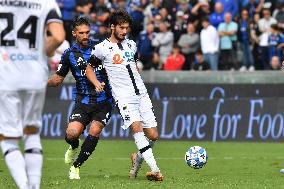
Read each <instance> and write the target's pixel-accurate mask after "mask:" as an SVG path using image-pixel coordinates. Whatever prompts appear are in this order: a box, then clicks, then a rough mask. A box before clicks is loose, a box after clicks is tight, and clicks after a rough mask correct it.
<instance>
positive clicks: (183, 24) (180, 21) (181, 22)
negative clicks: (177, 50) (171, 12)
mask: <svg viewBox="0 0 284 189" xmlns="http://www.w3.org/2000/svg"><path fill="white" fill-rule="evenodd" d="M186 30H187V21H186V19H185V18H184V13H183V12H182V11H178V12H177V15H176V21H175V22H174V24H173V26H172V32H173V34H174V43H177V41H178V40H179V38H180V36H181V35H182V34H183V33H186Z"/></svg>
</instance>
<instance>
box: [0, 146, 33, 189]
mask: <svg viewBox="0 0 284 189" xmlns="http://www.w3.org/2000/svg"><path fill="white" fill-rule="evenodd" d="M0 145H1V149H2V152H3V154H4V156H5V162H6V165H7V167H8V169H9V171H10V173H11V175H12V177H13V179H14V181H15V183H16V184H17V186H18V187H19V188H20V189H27V188H28V178H27V173H26V166H25V160H24V157H23V155H22V153H21V151H20V150H19V146H18V140H4V141H2V142H1V143H0Z"/></svg>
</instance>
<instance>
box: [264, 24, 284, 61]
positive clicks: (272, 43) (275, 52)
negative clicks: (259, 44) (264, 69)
mask: <svg viewBox="0 0 284 189" xmlns="http://www.w3.org/2000/svg"><path fill="white" fill-rule="evenodd" d="M268 46H269V60H270V61H271V59H272V57H273V56H277V57H278V58H279V60H282V57H283V56H282V48H283V47H284V36H283V34H282V33H281V31H280V29H279V28H278V26H277V24H272V25H271V34H270V35H269V37H268Z"/></svg>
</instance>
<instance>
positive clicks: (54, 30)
mask: <svg viewBox="0 0 284 189" xmlns="http://www.w3.org/2000/svg"><path fill="white" fill-rule="evenodd" d="M47 31H48V35H47V37H46V39H45V52H46V55H47V56H49V57H50V56H53V55H54V52H55V50H56V49H57V48H58V47H59V46H60V45H61V43H63V41H64V39H65V31H64V28H63V24H62V23H57V22H53V23H49V24H48V25H47Z"/></svg>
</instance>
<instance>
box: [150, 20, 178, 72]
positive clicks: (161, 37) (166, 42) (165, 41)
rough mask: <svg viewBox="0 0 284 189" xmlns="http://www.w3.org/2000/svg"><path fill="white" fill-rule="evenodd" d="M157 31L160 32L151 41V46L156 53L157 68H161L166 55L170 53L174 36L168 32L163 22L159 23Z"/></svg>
mask: <svg viewBox="0 0 284 189" xmlns="http://www.w3.org/2000/svg"><path fill="white" fill-rule="evenodd" d="M159 30H160V32H159V33H157V34H156V35H155V36H154V38H153V40H152V45H153V46H154V47H155V48H156V51H158V54H159V68H162V65H163V64H164V62H165V61H166V59H167V57H168V55H169V54H170V53H171V52H172V49H173V43H174V34H173V32H171V31H169V30H168V25H167V24H166V23H164V22H161V23H160V26H159Z"/></svg>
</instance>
